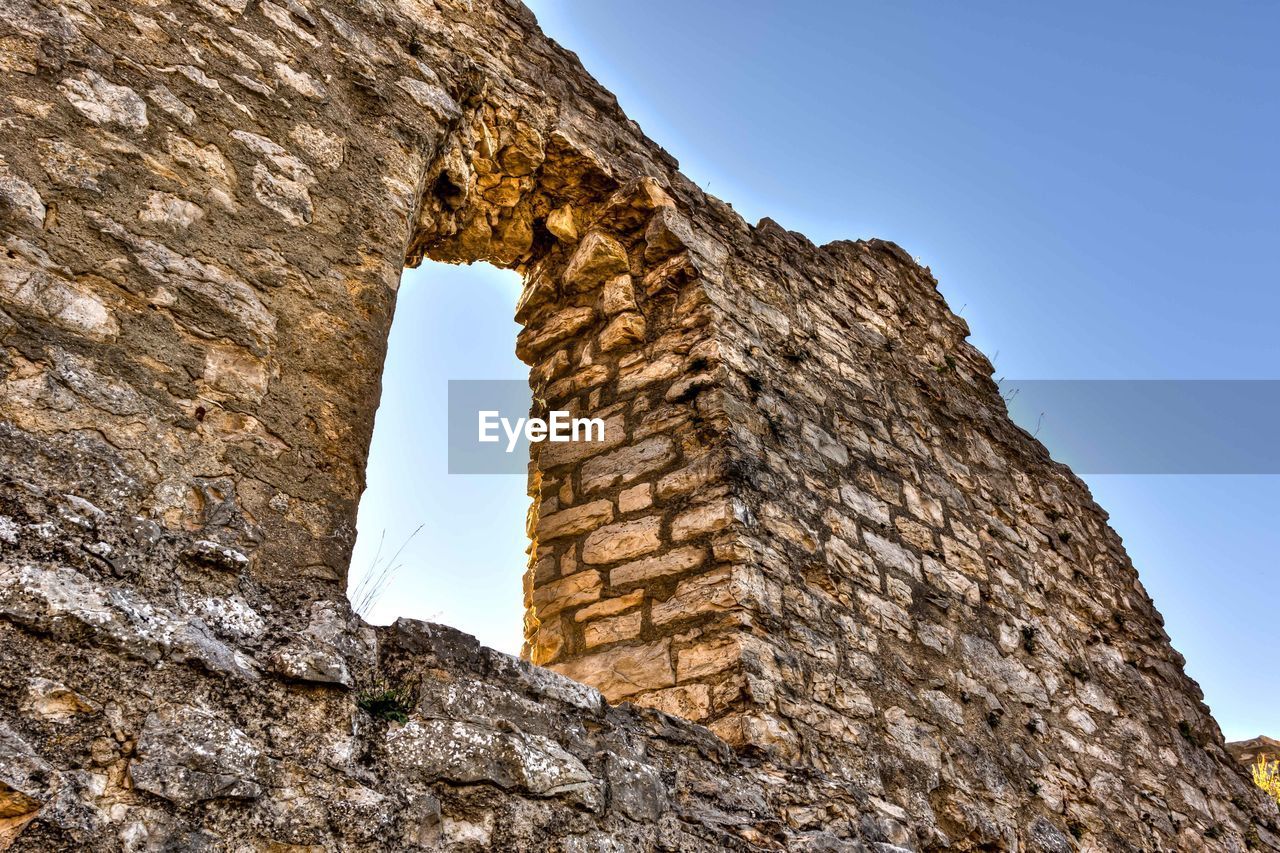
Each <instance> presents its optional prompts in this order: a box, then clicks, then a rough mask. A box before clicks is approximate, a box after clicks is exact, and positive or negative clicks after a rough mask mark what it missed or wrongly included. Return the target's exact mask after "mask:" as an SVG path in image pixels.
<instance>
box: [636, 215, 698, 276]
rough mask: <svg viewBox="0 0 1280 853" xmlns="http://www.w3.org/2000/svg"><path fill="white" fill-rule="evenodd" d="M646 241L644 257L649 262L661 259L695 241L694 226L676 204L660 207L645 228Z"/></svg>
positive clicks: (682, 249)
mask: <svg viewBox="0 0 1280 853" xmlns="http://www.w3.org/2000/svg"><path fill="white" fill-rule="evenodd" d="M644 242H645V250H644V259H645V260H646V261H648V262H649V263H654V262H657V261H661V260H662V259H663V258H667V257H670V256H671V255H674V254H675V253H676V252H682V251H684V250H685V249H686V248H688V247H689V245H691V244H692V243H693V242H694V238H693V227H692V225H690V223H689V220H688V219H687V218H686V217H685V216H684V215H683V214H681V213H680V211H678V210H676V209H675V207H674V206H668V207H660V208H658V209H657V210H656V211H654V214H653V218H652V219H650V220H649V226H648V227H647V228H645V232H644Z"/></svg>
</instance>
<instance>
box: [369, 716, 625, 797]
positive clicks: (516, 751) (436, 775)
mask: <svg viewBox="0 0 1280 853" xmlns="http://www.w3.org/2000/svg"><path fill="white" fill-rule="evenodd" d="M387 755H388V757H389V760H390V761H392V762H393V763H394V764H395V765H397V766H399V767H403V768H405V769H407V770H410V771H412V772H414V773H416V774H421V778H423V779H424V780H425V781H427V782H435V781H446V782H450V783H452V784H455V785H465V784H473V783H476V782H491V783H493V784H495V785H497V786H499V787H500V788H504V789H507V790H516V791H520V792H526V793H529V794H532V795H534V796H539V797H548V796H567V797H571V798H572V799H574V800H576V801H578V802H580V803H582V804H583V805H585V806H588V807H592V806H595V805H596V804H597V803H598V802H599V801H600V797H601V794H602V792H601V790H600V781H599V780H597V779H596V778H595V777H594V776H592V775H591V773H590V772H588V770H587V769H586V767H584V766H583V764H582V762H581V761H579V760H578V759H577V758H575V757H574V756H573V755H571V754H569V753H568V752H566V751H565V750H564V749H563V748H562V747H561V746H560V745H559V744H557V743H556V742H555V741H553V740H550V739H549V738H545V737H542V736H539V735H535V734H522V733H514V734H512V733H506V732H500V731H496V730H494V729H489V728H485V727H482V726H477V725H472V724H469V723H464V722H456V721H449V720H416V719H415V720H410V721H409V723H408V724H407V725H405V726H403V727H402V728H400V729H397V730H396V731H393V732H391V733H390V734H389V735H388V737H387Z"/></svg>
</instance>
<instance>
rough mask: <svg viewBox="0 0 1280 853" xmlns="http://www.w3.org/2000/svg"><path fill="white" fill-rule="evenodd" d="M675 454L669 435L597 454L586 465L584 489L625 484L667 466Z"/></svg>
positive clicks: (589, 490)
mask: <svg viewBox="0 0 1280 853" xmlns="http://www.w3.org/2000/svg"><path fill="white" fill-rule="evenodd" d="M675 457H676V452H675V445H674V444H673V443H672V441H671V439H670V438H667V437H666V436H665V435H657V436H654V437H652V438H648V439H645V440H644V441H641V442H638V443H636V444H633V445H631V446H630V447H625V448H623V449H621V450H615V451H613V452H612V453H606V454H603V455H601V456H596V457H595V458H593V459H589V460H587V461H586V462H585V463H583V465H582V490H583V491H584V492H594V491H599V490H601V489H607V488H610V487H611V486H615V485H617V484H619V483H622V484H624V485H625V484H626V483H630V482H633V481H635V480H637V479H639V478H641V477H643V476H645V475H646V474H648V473H650V472H652V471H655V470H657V469H659V468H662V467H664V466H665V465H667V464H668V463H670V462H671V460H673V459H675Z"/></svg>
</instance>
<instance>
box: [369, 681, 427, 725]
mask: <svg viewBox="0 0 1280 853" xmlns="http://www.w3.org/2000/svg"><path fill="white" fill-rule="evenodd" d="M356 707H357V708H359V709H360V710H361V711H364V712H365V713H366V714H368V715H369V716H370V717H373V718H374V719H375V720H390V721H392V722H396V723H407V722H408V721H409V712H410V711H412V710H413V694H412V691H410V690H409V689H408V688H405V687H401V686H395V685H391V684H388V683H387V682H385V681H376V682H374V683H373V684H372V685H370V686H369V687H368V688H366V689H365V690H362V691H360V692H359V693H358V694H357V695H356Z"/></svg>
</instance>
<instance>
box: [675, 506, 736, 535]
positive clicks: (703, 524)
mask: <svg viewBox="0 0 1280 853" xmlns="http://www.w3.org/2000/svg"><path fill="white" fill-rule="evenodd" d="M736 518H737V513H736V512H735V510H734V506H733V503H732V502H731V501H729V500H719V501H713V502H712V503H706V504H701V505H699V506H695V507H694V508H692V509H690V510H688V511H687V512H682V513H681V514H680V515H678V516H676V518H675V520H674V521H672V522H671V538H672V539H673V540H675V541H676V542H683V541H684V540H686V539H692V538H693V537H695V536H700V535H702V534H704V533H714V532H716V531H718V530H724V529H725V528H726V527H728V526H729V525H730V524H732V523H733V522H734V520H735V519H736Z"/></svg>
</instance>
